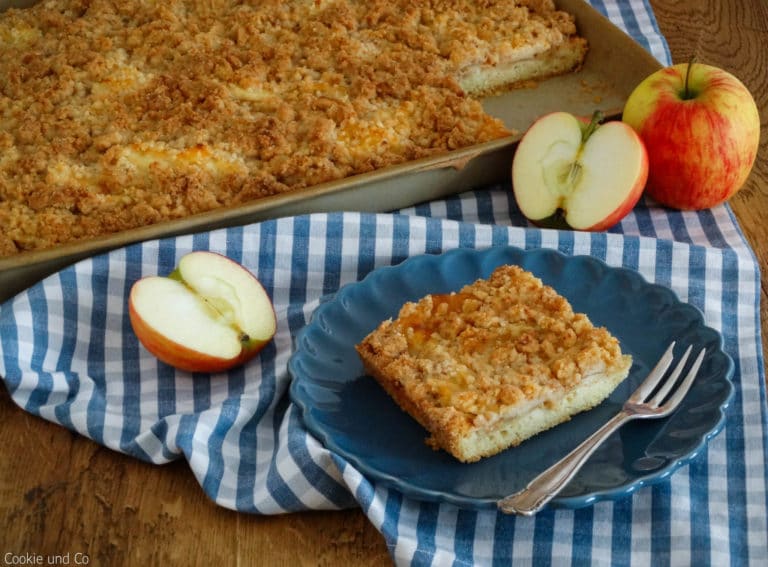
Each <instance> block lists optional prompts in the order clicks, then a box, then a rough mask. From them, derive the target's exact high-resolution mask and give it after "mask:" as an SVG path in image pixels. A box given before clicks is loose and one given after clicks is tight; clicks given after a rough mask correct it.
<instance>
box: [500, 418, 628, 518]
mask: <svg viewBox="0 0 768 567" xmlns="http://www.w3.org/2000/svg"><path fill="white" fill-rule="evenodd" d="M630 419H632V416H631V414H629V413H628V412H626V411H625V410H621V411H620V412H619V413H617V414H616V415H615V416H613V418H611V419H610V420H609V421H608V422H607V423H605V424H604V425H603V426H602V427H601V428H600V429H598V430H597V431H595V432H594V433H593V434H592V435H590V436H589V437H587V438H586V439H585V440H584V441H582V442H581V444H580V445H578V446H577V447H576V448H575V449H574V450H573V451H571V452H570V453H568V454H567V455H566V456H565V457H563V459H561V460H560V461H558V462H556V463H555V464H554V465H552V466H551V467H549V468H548V469H547V470H545V471H544V472H542V473H541V474H539V475H538V476H537V477H536V478H534V479H533V480H532V481H531V482H529V483H528V485H527V486H526V487H525V488H523V489H522V490H520V491H519V492H516V493H515V494H512V495H510V496H507V497H505V498H502V499H501V500H499V501H498V502H497V506H498V508H499V510H501V511H502V512H504V513H506V514H522V515H524V516H531V515H533V514H535V513H536V512H538V511H539V510H541V509H542V508H543V507H544V506H545V505H546V504H547V502H549V501H550V500H552V498H554V497H555V496H557V495H558V494H559V493H560V491H561V490H562V489H563V488H564V487H565V485H566V484H568V482H569V481H570V480H571V479H572V478H573V477H574V475H575V474H576V473H577V472H579V470H580V469H581V467H582V466H583V465H584V463H586V462H587V459H588V458H589V457H590V456H591V455H592V453H594V452H595V450H596V449H597V448H598V447H599V446H600V445H601V444H602V443H603V442H604V441H605V440H606V439H607V438H608V437H609V436H610V435H611V433H613V432H614V431H616V430H617V429H618V428H619V427H621V426H622V425H624V424H625V423H626V422H627V421H629V420H630Z"/></svg>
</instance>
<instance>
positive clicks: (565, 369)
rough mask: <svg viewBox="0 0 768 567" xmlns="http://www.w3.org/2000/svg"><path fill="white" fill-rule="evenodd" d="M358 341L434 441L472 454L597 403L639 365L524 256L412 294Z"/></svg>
mask: <svg viewBox="0 0 768 567" xmlns="http://www.w3.org/2000/svg"><path fill="white" fill-rule="evenodd" d="M356 349H357V352H358V354H359V356H360V358H361V360H362V362H363V367H364V370H365V372H366V374H368V375H370V376H372V377H373V378H374V379H375V380H376V381H377V382H378V383H379V384H380V385H381V386H382V387H383V389H384V390H385V391H386V392H387V393H388V394H389V396H390V397H391V398H392V399H393V400H394V401H395V402H396V403H397V405H398V406H400V408H401V409H402V410H404V411H405V412H406V413H408V414H409V415H410V416H411V417H413V418H414V419H415V420H416V421H417V422H419V423H420V424H421V425H422V426H423V427H424V428H425V429H426V430H427V431H428V432H429V437H428V439H427V443H428V444H430V445H431V446H433V447H435V448H439V449H443V450H445V451H447V452H448V453H450V454H451V455H453V456H454V457H455V458H456V459H458V460H459V461H462V462H474V461H477V460H479V459H481V458H484V457H489V456H492V455H495V454H497V453H499V452H501V451H504V450H505V449H507V448H509V447H513V446H516V445H519V444H520V443H522V442H523V441H525V440H526V439H529V438H531V437H533V436H534V435H536V434H538V433H540V432H542V431H545V430H547V429H550V428H552V427H555V426H556V425H558V424H561V423H563V422H565V421H567V420H569V419H570V418H571V417H572V416H574V415H576V414H578V413H581V412H583V411H587V410H589V409H592V408H594V407H596V406H597V405H599V404H600V403H602V402H603V401H604V400H605V399H606V398H608V397H609V396H610V394H611V393H612V392H613V391H614V389H615V388H616V387H617V386H618V385H619V384H620V383H621V382H622V381H623V380H624V379H625V378H626V377H627V375H628V374H629V370H630V367H631V365H632V358H631V357H630V356H629V355H626V354H623V353H622V352H621V348H620V345H619V341H618V340H617V339H616V338H615V337H613V336H612V335H611V334H610V333H609V332H608V330H607V329H605V328H603V327H596V326H595V325H593V324H592V323H591V322H590V320H589V318H588V317H587V316H586V315H585V314H581V313H575V312H574V311H573V309H572V307H571V305H570V304H569V303H568V301H567V300H566V299H565V298H563V297H562V296H561V295H559V294H558V293H557V292H556V291H555V290H554V289H553V288H551V287H549V286H546V285H544V284H543V283H542V282H541V280H539V279H538V278H536V277H535V276H533V274H531V273H530V272H527V271H525V270H523V269H522V268H520V267H518V266H501V267H499V268H497V269H496V270H495V271H494V272H493V274H491V276H490V277H489V278H488V279H480V280H477V281H475V282H474V283H472V284H469V285H467V286H465V287H464V288H463V289H461V290H460V291H458V292H456V293H451V294H442V295H437V294H430V295H427V296H425V297H423V298H421V299H420V300H419V301H416V302H409V303H406V304H405V305H404V306H403V307H402V309H401V310H400V312H399V314H398V316H397V318H395V319H389V320H386V321H384V322H382V323H381V324H380V325H379V326H378V327H377V328H376V329H375V330H373V331H372V332H371V333H370V334H369V335H368V336H366V337H365V338H364V339H363V340H362V341H361V342H360V343H359V344H358V345H356Z"/></svg>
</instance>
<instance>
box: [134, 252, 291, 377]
mask: <svg viewBox="0 0 768 567" xmlns="http://www.w3.org/2000/svg"><path fill="white" fill-rule="evenodd" d="M128 315H129V319H130V322H131V326H132V327H133V330H134V333H135V334H136V337H137V338H138V340H139V342H140V343H141V344H142V345H143V346H144V347H145V348H146V349H147V350H148V351H149V352H150V353H152V354H153V355H154V356H155V357H157V358H158V359H159V360H161V361H163V362H165V363H166V364H169V365H171V366H173V367H175V368H178V369H180V370H185V371H188V372H204V373H216V372H223V371H225V370H229V369H230V368H233V367H235V366H239V365H241V364H244V363H246V362H248V361H249V360H251V359H252V358H253V357H255V356H256V355H257V354H258V353H259V352H260V351H261V350H262V349H263V348H264V347H265V346H266V345H267V344H268V343H269V341H270V340H272V337H273V336H274V335H275V332H276V316H275V311H274V307H273V305H272V302H271V300H270V299H269V297H268V296H267V293H266V291H265V290H264V288H263V286H262V285H261V283H260V282H259V281H258V280H257V279H256V277H255V276H254V275H253V274H252V273H251V272H249V271H248V270H247V269H246V268H245V267H243V266H242V265H240V264H238V263H237V262H234V261H233V260H231V259H229V258H227V257H225V256H223V255H220V254H216V253H214V252H207V251H198V252H192V253H190V254H187V255H185V256H184V257H182V258H181V260H180V261H179V266H178V267H177V268H176V270H174V271H173V272H172V273H171V274H170V275H169V276H168V277H162V276H147V277H144V278H141V279H140V280H138V281H137V282H136V283H134V284H133V286H132V288H131V292H130V294H129V297H128Z"/></svg>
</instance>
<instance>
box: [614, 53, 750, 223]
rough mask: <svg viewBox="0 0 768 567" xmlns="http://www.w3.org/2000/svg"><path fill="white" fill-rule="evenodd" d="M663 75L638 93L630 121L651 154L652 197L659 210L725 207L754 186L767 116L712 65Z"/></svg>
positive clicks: (629, 107)
mask: <svg viewBox="0 0 768 567" xmlns="http://www.w3.org/2000/svg"><path fill="white" fill-rule="evenodd" d="M688 68H689V64H679V65H674V66H671V67H667V68H664V69H661V70H659V71H657V72H656V73H654V74H652V75H650V76H648V77H647V78H646V79H645V80H643V81H642V82H641V83H640V84H639V85H638V86H637V87H636V88H635V89H634V91H633V92H632V93H631V94H630V96H629V98H628V99H627V102H626V104H625V107H624V113H623V116H622V120H623V121H624V122H625V123H627V124H629V125H630V126H632V128H634V129H635V131H637V133H638V134H639V135H640V137H641V138H642V140H643V142H644V143H645V147H646V149H647V151H648V158H649V174H648V182H647V186H646V191H647V193H648V195H649V196H651V197H652V198H653V199H655V200H656V201H658V202H659V203H661V204H663V205H666V206H668V207H672V208H675V209H681V210H699V209H705V208H710V207H713V206H715V205H718V204H720V203H723V202H724V201H726V200H727V199H729V198H730V197H731V196H733V194H734V193H736V191H738V190H739V189H740V188H741V187H742V186H743V185H744V182H745V181H746V180H747V177H748V176H749V173H750V171H751V169H752V165H753V164H754V161H755V157H756V156H757V148H758V144H759V141H760V117H759V115H758V111H757V105H756V104H755V101H754V99H753V98H752V95H751V94H750V92H749V90H748V89H747V88H746V87H745V86H744V84H743V83H742V82H741V81H739V79H737V78H736V77H735V76H733V75H732V74H730V73H728V72H727V71H724V70H722V69H719V68H717V67H713V66H710V65H705V64H701V63H692V64H691V65H690V73H689V74H688V79H687V81H688V83H687V90H686V74H687V73H688Z"/></svg>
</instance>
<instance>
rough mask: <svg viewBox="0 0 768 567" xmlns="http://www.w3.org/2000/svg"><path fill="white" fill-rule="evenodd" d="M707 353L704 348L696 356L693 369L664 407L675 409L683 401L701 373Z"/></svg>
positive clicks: (669, 409) (667, 409)
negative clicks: (700, 369)
mask: <svg viewBox="0 0 768 567" xmlns="http://www.w3.org/2000/svg"><path fill="white" fill-rule="evenodd" d="M706 353H707V349H705V348H703V349H701V351H700V352H699V356H697V357H696V360H694V361H693V364H692V365H691V369H690V370H689V371H688V374H687V375H686V376H685V378H684V379H683V381H682V382H681V383H680V386H679V387H678V388H677V391H675V393H674V394H672V396H671V397H670V398H669V400H667V402H666V403H665V404H664V406H663V407H664V409H665V410H666V411H669V412H671V411H672V410H673V409H675V408H676V407H677V406H678V405H679V404H680V402H681V401H683V398H684V397H685V395H686V394H687V393H688V390H690V389H691V385H692V384H693V381H694V379H695V378H696V375H697V374H698V373H699V368H700V367H701V363H702V362H703V361H704V355H705V354H706Z"/></svg>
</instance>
